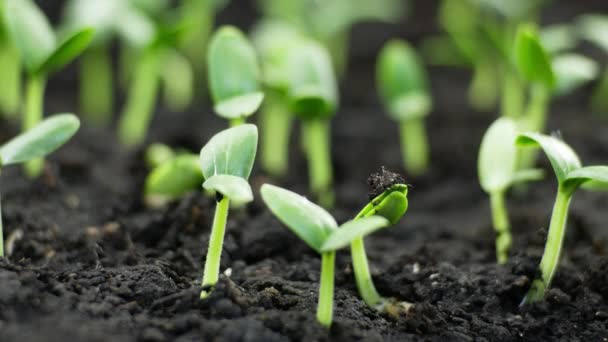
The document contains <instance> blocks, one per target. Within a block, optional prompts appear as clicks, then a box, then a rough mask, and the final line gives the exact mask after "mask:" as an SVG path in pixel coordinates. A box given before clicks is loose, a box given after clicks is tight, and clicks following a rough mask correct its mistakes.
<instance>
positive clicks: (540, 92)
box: [518, 84, 550, 170]
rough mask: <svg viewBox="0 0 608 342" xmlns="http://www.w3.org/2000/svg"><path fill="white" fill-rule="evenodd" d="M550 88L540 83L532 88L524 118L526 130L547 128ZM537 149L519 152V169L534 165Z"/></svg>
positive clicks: (540, 130) (532, 130)
mask: <svg viewBox="0 0 608 342" xmlns="http://www.w3.org/2000/svg"><path fill="white" fill-rule="evenodd" d="M549 99H550V93H549V90H548V89H547V88H546V87H545V86H543V85H540V84H535V85H533V86H532V87H531V88H530V102H529V103H528V108H527V109H526V116H525V118H524V120H525V121H524V123H525V127H524V130H526V131H530V132H538V133H542V132H543V131H544V130H545V125H546V121H547V106H548V105H549ZM537 155H538V151H537V150H533V149H523V150H521V151H520V153H519V160H518V169H519V170H527V169H532V168H533V167H534V162H535V161H536V156H537Z"/></svg>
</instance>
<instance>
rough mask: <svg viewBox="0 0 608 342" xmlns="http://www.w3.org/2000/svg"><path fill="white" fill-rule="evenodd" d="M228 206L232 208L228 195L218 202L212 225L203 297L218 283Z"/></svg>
mask: <svg viewBox="0 0 608 342" xmlns="http://www.w3.org/2000/svg"><path fill="white" fill-rule="evenodd" d="M228 208H230V200H229V199H228V197H224V198H222V199H221V200H220V201H219V202H217V204H216V207H215V216H214V217H213V227H211V237H210V238H209V247H208V249H207V258H206V259H205V270H204V271H203V281H202V283H201V286H202V287H203V290H202V291H201V299H205V298H207V297H208V296H209V294H211V292H212V291H213V287H214V286H215V284H217V280H218V279H219V274H220V261H221V259H222V246H223V245H224V234H225V232H226V221H227V220H228ZM208 287H211V289H208Z"/></svg>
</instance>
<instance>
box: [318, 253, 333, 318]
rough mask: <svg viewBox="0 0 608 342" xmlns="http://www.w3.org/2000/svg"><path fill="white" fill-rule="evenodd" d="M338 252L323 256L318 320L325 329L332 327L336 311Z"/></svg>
mask: <svg viewBox="0 0 608 342" xmlns="http://www.w3.org/2000/svg"><path fill="white" fill-rule="evenodd" d="M335 260H336V252H327V253H323V254H321V284H320V286H319V304H318V306H317V320H318V321H319V323H321V324H322V325H324V326H325V327H328V328H329V327H330V326H331V321H332V318H333V311H334V268H335Z"/></svg>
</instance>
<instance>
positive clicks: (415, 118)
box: [376, 40, 431, 175]
mask: <svg viewBox="0 0 608 342" xmlns="http://www.w3.org/2000/svg"><path fill="white" fill-rule="evenodd" d="M376 77H377V80H378V89H379V92H380V96H381V98H382V100H383V101H384V103H385V107H386V108H387V110H388V112H389V115H390V117H391V118H392V119H393V120H396V121H398V122H399V127H400V134H401V150H402V151H403V160H404V162H405V168H406V169H407V170H408V171H410V172H411V173H412V174H414V175H421V174H423V173H424V172H425V171H426V169H427V168H428V163H429V148H428V138H427V134H426V129H425V126H424V119H425V117H426V116H427V115H428V114H429V112H430V111H431V97H430V95H429V90H428V85H427V76H426V72H425V70H424V66H423V65H422V63H421V62H420V60H419V58H418V56H417V55H416V52H415V51H414V49H413V48H411V47H410V46H409V44H408V43H406V42H405V41H401V40H393V41H390V42H388V43H387V44H386V45H385V46H384V48H383V49H382V51H381V52H380V56H379V57H378V63H377V67H376Z"/></svg>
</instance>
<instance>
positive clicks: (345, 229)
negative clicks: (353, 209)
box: [321, 216, 390, 252]
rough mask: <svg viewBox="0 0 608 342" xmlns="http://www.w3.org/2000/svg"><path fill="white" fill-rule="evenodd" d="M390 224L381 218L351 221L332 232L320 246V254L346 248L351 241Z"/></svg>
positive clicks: (372, 217)
mask: <svg viewBox="0 0 608 342" xmlns="http://www.w3.org/2000/svg"><path fill="white" fill-rule="evenodd" d="M389 224H390V222H389V221H388V220H387V219H386V218H384V217H382V216H370V217H364V218H360V219H356V220H351V221H348V222H346V223H344V224H343V225H341V226H340V227H339V228H338V229H337V230H334V231H333V232H332V233H331V235H329V237H328V238H327V239H326V240H325V243H323V246H321V252H331V251H335V250H338V249H341V248H344V247H346V246H348V245H349V244H350V243H351V241H353V240H354V239H357V238H361V237H364V236H366V235H369V234H371V233H373V232H375V231H376V230H378V229H381V228H384V227H387V226H388V225H389Z"/></svg>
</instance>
